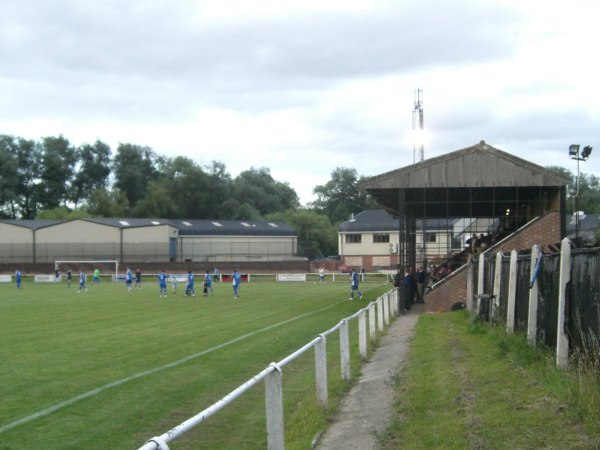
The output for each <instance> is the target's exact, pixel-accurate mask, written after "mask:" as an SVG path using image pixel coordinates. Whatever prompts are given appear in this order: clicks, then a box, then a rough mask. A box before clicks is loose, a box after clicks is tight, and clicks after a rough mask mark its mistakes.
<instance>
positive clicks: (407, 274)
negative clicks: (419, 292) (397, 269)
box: [402, 267, 415, 311]
mask: <svg viewBox="0 0 600 450" xmlns="http://www.w3.org/2000/svg"><path fill="white" fill-rule="evenodd" d="M414 292H415V280H414V277H413V274H412V273H411V270H410V267H406V270H405V271H404V279H403V280H402V294H403V297H404V301H403V303H404V309H405V310H406V311H410V308H411V306H412V303H413V296H414Z"/></svg>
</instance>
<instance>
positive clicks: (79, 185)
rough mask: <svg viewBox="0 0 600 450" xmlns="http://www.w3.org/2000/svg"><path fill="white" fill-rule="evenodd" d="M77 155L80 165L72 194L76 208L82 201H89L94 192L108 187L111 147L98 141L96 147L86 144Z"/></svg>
mask: <svg viewBox="0 0 600 450" xmlns="http://www.w3.org/2000/svg"><path fill="white" fill-rule="evenodd" d="M77 153H78V156H79V161H80V164H79V167H78V171H77V173H76V174H75V179H74V180H73V188H72V192H71V200H72V201H73V203H75V207H77V205H78V204H79V203H80V202H81V201H82V200H87V199H88V198H89V197H90V195H91V194H92V192H93V191H94V190H96V189H101V188H106V187H107V186H108V176H109V175H110V164H111V151H110V147H109V146H108V145H107V144H105V143H104V142H102V141H96V143H95V144H94V145H89V144H84V145H82V146H80V147H79V149H78V151H77Z"/></svg>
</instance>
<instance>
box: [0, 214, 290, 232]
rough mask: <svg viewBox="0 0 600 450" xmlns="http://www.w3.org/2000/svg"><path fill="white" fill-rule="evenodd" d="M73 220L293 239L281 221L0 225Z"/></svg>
mask: <svg viewBox="0 0 600 450" xmlns="http://www.w3.org/2000/svg"><path fill="white" fill-rule="evenodd" d="M75 220H83V221H85V222H92V223H96V224H100V225H105V226H110V227H116V228H122V229H126V228H140V227H153V226H159V225H169V226H172V227H174V228H177V229H178V230H179V234H180V235H223V236H227V235H228V236H296V231H295V230H294V229H293V228H292V227H291V226H289V225H288V224H286V223H284V222H273V221H271V222H268V221H257V220H197V219H152V218H148V219H139V218H86V219H73V220H2V221H1V222H4V223H9V224H11V225H15V226H21V227H26V228H30V229H39V228H44V227H49V226H54V225H60V224H61V223H67V222H73V221H75Z"/></svg>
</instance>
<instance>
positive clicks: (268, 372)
mask: <svg viewBox="0 0 600 450" xmlns="http://www.w3.org/2000/svg"><path fill="white" fill-rule="evenodd" d="M399 312H400V311H399V308H398V294H397V291H396V290H395V289H393V290H390V291H388V292H386V293H385V294H383V295H382V296H380V297H379V298H378V299H377V300H375V301H373V302H371V303H369V305H368V306H366V307H365V308H363V309H360V310H359V311H357V312H356V313H354V314H353V315H352V316H350V317H346V318H345V319H342V320H341V321H340V322H339V323H338V324H337V325H335V326H334V327H332V328H330V329H329V330H327V331H325V332H323V333H321V334H320V335H319V336H318V337H316V338H315V339H313V340H312V341H310V342H309V343H307V344H306V345H304V346H303V347H301V348H300V349H298V350H296V351H295V352H294V353H292V354H290V355H289V356H287V357H285V358H284V359H282V360H281V361H279V362H272V363H271V364H269V366H268V367H266V368H265V369H264V370H262V371H261V372H260V373H258V374H256V375H255V376H254V377H252V378H250V379H249V380H248V381H246V382H245V383H243V384H242V385H240V386H239V387H238V388H237V389H235V390H233V391H232V392H230V393H229V394H227V395H226V396H225V397H223V398H222V399H220V400H219V401H217V402H216V403H214V404H213V405H211V406H209V407H208V408H206V409H205V410H203V411H201V412H200V413H198V414H196V415H195V416H193V417H191V418H189V419H188V420H186V421H184V422H182V423H181V424H179V425H177V426H176V427H174V428H172V429H171V430H169V431H167V432H166V433H163V434H161V435H160V436H155V437H153V438H152V439H149V440H148V441H147V442H146V443H145V444H144V445H143V446H142V447H140V449H139V450H157V449H160V450H168V448H169V447H168V443H169V442H171V441H173V440H174V439H176V438H178V437H179V436H181V435H182V434H184V433H186V432H187V431H189V430H191V429H192V428H194V427H195V426H197V425H199V424H200V423H202V422H204V421H205V420H207V419H208V418H209V417H211V416H212V415H214V414H215V413H217V412H218V411H220V410H221V409H223V408H225V407H226V406H227V405H229V404H230V403H231V402H232V401H234V400H235V399H236V398H238V397H240V396H241V395H243V394H244V393H245V392H247V391H249V390H250V389H252V387H254V386H256V385H257V384H259V383H260V382H262V381H264V388H265V404H266V408H265V414H266V423H267V427H266V428H267V429H266V433H267V442H268V448H269V450H283V449H284V448H285V440H284V435H285V428H284V413H283V372H282V368H283V367H284V366H286V365H287V364H290V363H292V362H293V361H294V360H295V359H296V358H298V357H300V356H301V355H303V354H304V353H306V352H308V351H309V350H311V349H314V355H315V375H316V376H315V384H316V386H315V387H316V397H317V401H318V403H319V405H320V406H321V407H323V408H326V407H327V403H328V387H327V367H328V363H327V340H328V338H329V337H330V336H335V333H336V332H337V333H338V335H339V348H340V368H341V377H342V379H343V380H345V381H348V382H349V381H351V378H352V375H351V370H350V348H351V346H350V335H351V333H350V331H349V327H350V323H351V322H352V321H353V320H354V319H356V321H357V326H358V348H359V353H360V356H361V358H362V359H366V358H367V352H368V346H367V344H368V341H369V340H371V341H375V340H376V339H377V336H378V334H381V333H383V332H384V330H385V328H386V326H388V325H389V324H390V321H391V320H392V318H394V317H396V316H398V314H399ZM367 317H368V319H367ZM198 447H200V445H199V446H198Z"/></svg>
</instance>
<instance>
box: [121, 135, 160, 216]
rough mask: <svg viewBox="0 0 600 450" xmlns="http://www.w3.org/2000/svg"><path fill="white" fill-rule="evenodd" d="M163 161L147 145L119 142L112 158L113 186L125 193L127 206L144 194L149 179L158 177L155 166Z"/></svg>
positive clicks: (130, 205) (131, 206) (133, 203)
mask: <svg viewBox="0 0 600 450" xmlns="http://www.w3.org/2000/svg"><path fill="white" fill-rule="evenodd" d="M162 162H163V158H160V157H158V156H157V155H156V154H155V153H154V152H153V151H152V150H151V149H150V148H149V147H141V146H139V145H133V144H119V147H118V148H117V154H116V156H115V157H114V159H113V167H112V168H113V173H114V176H115V183H114V187H115V188H117V189H118V190H119V191H121V192H123V193H124V194H125V197H126V198H127V200H128V202H129V207H130V208H133V207H134V206H135V204H136V203H137V201H138V200H140V199H142V198H144V197H145V196H146V188H147V186H148V183H149V182H150V181H151V180H156V179H158V174H159V172H158V168H157V166H158V165H159V164H161V163H162Z"/></svg>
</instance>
